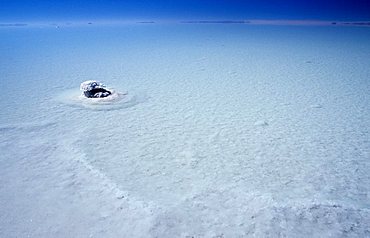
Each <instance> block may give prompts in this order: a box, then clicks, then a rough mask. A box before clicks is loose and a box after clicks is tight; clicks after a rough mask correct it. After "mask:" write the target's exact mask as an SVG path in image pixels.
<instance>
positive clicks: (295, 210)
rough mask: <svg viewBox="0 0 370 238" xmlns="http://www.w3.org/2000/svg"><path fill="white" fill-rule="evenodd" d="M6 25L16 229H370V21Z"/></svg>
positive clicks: (5, 165) (0, 70) (202, 232)
mask: <svg viewBox="0 0 370 238" xmlns="http://www.w3.org/2000/svg"><path fill="white" fill-rule="evenodd" d="M0 35H1V38H0V39H1V40H0V55H1V56H0V57H1V61H0V79H1V82H2V84H3V85H4V86H5V88H4V90H3V92H2V94H1V96H0V97H1V100H0V105H1V108H2V110H1V112H0V114H1V117H0V131H1V134H2V136H1V139H0V148H1V151H2V154H3V155H2V156H1V160H0V161H1V163H2V166H1V176H0V179H1V184H4V185H3V186H2V187H1V188H0V201H1V202H0V203H1V204H0V205H1V206H0V207H1V210H2V211H1V215H0V216H1V219H0V224H2V225H1V226H3V227H6V228H5V229H2V231H0V232H1V233H0V236H4V237H18V236H27V235H30V236H33V237H39V236H44V237H50V236H53V237H58V236H60V237H65V236H66V235H67V236H69V235H71V236H98V237H99V236H108V237H109V236H110V237H116V236H119V234H122V233H124V234H131V235H133V236H139V237H141V236H142V237H148V236H153V237H178V236H184V237H185V236H195V237H199V236H200V237H213V236H221V235H224V236H225V237H235V236H246V235H247V236H248V235H249V236H257V237H260V236H263V237H277V236H287V237H306V236H307V237H311V236H312V235H313V236H325V237H328V236H333V237H337V236H349V237H356V236H360V237H363V236H368V235H370V230H369V228H368V224H369V222H370V210H369V209H370V186H369V184H370V176H369V175H368V171H369V169H370V161H369V158H370V134H369V130H370V106H369V103H368V102H369V101H370V94H369V92H370V61H369V60H368V56H369V55H370V44H369V42H370V30H369V29H368V28H356V27H310V26H306V27H302V26H301V27H294V26H285V27H284V26H248V25H222V24H220V25H218V24H215V25H214V24H211V25H208V24H204V25H203V24H200V25H199V24H198V25H197V24H194V25H193V24H189V25H186V24H183V25H181V24H178V25H157V24H151V25H126V26H115V27H108V26H105V27H97V26H96V27H94V26H89V27H65V28H52V27H49V28H41V29H39V28H22V29H17V28H4V29H0ZM90 79H93V80H99V81H102V82H104V83H105V84H107V85H108V86H111V87H114V88H115V89H117V90H118V91H122V92H128V93H129V95H130V100H131V101H129V103H126V101H125V102H124V103H123V104H114V103H113V104H110V105H107V107H96V106H94V105H91V106H89V105H88V106H86V104H81V105H80V104H79V102H75V101H74V102H73V103H70V101H68V97H70V95H73V96H76V95H77V94H78V92H76V90H77V91H78V88H79V84H80V83H81V82H83V81H86V80H90ZM71 92H72V93H71ZM68 95H69V96H68ZM125 103H126V104H125ZM112 109H114V110H112ZM15 208H16V209H15ZM76 211H78V212H77V213H78V214H79V215H73V214H74V213H75V212H76ZM9 217H10V219H9ZM49 217H51V218H49ZM72 217H73V218H72ZM47 218H48V219H47ZM30 219H31V220H32V222H30ZM44 219H47V220H48V221H47V222H42V221H44ZM35 227H38V228H37V229H35Z"/></svg>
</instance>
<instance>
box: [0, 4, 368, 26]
mask: <svg viewBox="0 0 370 238" xmlns="http://www.w3.org/2000/svg"><path fill="white" fill-rule="evenodd" d="M98 19H105V20H107V19H108V20H109V19H122V20H140V19H142V20H160V19H163V20H167V19H173V20H198V19H199V20H205V19H210V20H212V19H223V20H238V19H320V20H370V0H337V1H333V0H329V1H325V0H321V1H320V0H311V1H310V0H301V1H300V0H287V1H278V0H249V1H248V0H244V1H243V0H177V1H176V0H172V1H171V0H152V1H142V0H136V1H135V0H121V1H119V0H88V1H86V0H64V1H62V0H54V1H52V0H0V21H28V20H98Z"/></svg>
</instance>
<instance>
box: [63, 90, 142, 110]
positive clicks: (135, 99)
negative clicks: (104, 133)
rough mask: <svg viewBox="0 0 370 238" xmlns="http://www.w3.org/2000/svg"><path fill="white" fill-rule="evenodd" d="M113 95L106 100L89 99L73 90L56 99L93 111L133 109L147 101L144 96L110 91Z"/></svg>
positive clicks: (105, 98) (78, 91)
mask: <svg viewBox="0 0 370 238" xmlns="http://www.w3.org/2000/svg"><path fill="white" fill-rule="evenodd" d="M110 91H111V92H112V94H111V95H110V96H108V97H104V98H87V97H85V96H84V95H83V93H82V92H81V91H80V90H77V89H72V90H67V91H64V92H62V93H61V94H60V95H58V96H57V97H56V99H57V101H59V102H61V103H63V104H66V105H69V106H72V107H80V108H86V109H91V110H103V111H106V110H117V109H122V108H128V107H133V106H135V105H137V104H139V103H141V102H143V101H145V100H146V97H145V96H144V95H142V96H138V95H132V94H129V93H127V92H119V91H116V90H114V89H110Z"/></svg>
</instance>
